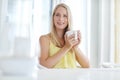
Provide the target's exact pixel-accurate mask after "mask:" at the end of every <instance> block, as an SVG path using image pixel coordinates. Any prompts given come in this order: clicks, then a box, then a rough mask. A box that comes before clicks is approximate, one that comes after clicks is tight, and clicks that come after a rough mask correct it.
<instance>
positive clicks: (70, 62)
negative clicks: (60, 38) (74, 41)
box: [49, 41, 77, 68]
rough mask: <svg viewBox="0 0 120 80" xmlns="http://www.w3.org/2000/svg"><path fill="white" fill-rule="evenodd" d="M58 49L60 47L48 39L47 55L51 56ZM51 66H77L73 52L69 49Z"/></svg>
mask: <svg viewBox="0 0 120 80" xmlns="http://www.w3.org/2000/svg"><path fill="white" fill-rule="evenodd" d="M60 49H61V48H59V47H57V46H55V45H54V44H53V43H52V42H51V41H50V48H49V50H50V54H49V56H53V55H54V54H55V53H57V51H59V50H60ZM53 68H77V66H76V59H75V54H74V52H73V51H69V52H68V53H66V54H65V56H64V57H63V58H62V59H61V60H60V61H59V62H58V63H57V64H56V65H55V66H54V67H53Z"/></svg>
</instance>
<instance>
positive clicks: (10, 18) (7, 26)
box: [0, 0, 33, 56]
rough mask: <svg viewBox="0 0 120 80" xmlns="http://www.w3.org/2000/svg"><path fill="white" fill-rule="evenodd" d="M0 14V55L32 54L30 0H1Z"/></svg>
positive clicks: (31, 6) (31, 7)
mask: <svg viewBox="0 0 120 80" xmlns="http://www.w3.org/2000/svg"><path fill="white" fill-rule="evenodd" d="M1 2H2V3H1V4H2V6H1V15H0V17H1V18H0V21H1V25H0V39H1V40H0V55H1V56H33V53H31V50H32V48H31V39H32V36H31V34H32V23H33V22H32V9H33V4H32V3H33V1H32V0H12V1H11V0H2V1H1Z"/></svg>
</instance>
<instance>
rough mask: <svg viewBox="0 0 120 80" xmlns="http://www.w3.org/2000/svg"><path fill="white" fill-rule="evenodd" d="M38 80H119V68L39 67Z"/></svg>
mask: <svg viewBox="0 0 120 80" xmlns="http://www.w3.org/2000/svg"><path fill="white" fill-rule="evenodd" d="M38 76H39V77H38V80H120V69H118V68H117V69H113V68H103V69H97V68H91V69H48V70H47V69H41V70H39V71H38Z"/></svg>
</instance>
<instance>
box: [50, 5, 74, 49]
mask: <svg viewBox="0 0 120 80" xmlns="http://www.w3.org/2000/svg"><path fill="white" fill-rule="evenodd" d="M59 7H64V8H65V9H66V11H67V14H68V24H67V26H66V28H65V30H64V31H65V32H66V31H68V30H71V26H72V15H71V11H70V8H69V7H68V6H67V5H66V4H64V3H60V4H58V5H57V6H56V7H55V8H54V10H53V13H52V16H51V17H52V18H51V31H50V37H51V40H52V42H53V43H54V44H55V45H56V46H59V47H60V46H61V44H60V42H59V40H58V39H57V37H56V34H57V32H56V30H55V25H54V21H53V18H54V15H55V12H56V10H57V8H59ZM65 32H64V34H65Z"/></svg>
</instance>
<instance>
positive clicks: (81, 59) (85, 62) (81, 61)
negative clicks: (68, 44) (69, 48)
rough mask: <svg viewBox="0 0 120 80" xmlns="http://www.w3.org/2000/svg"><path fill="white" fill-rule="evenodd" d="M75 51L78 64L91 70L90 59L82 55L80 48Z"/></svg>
mask: <svg viewBox="0 0 120 80" xmlns="http://www.w3.org/2000/svg"><path fill="white" fill-rule="evenodd" d="M74 50H75V55H76V59H77V61H78V63H79V64H80V65H81V67H82V68H89V67H90V64H89V60H88V58H87V57H86V56H85V55H84V54H83V53H82V51H81V50H80V49H79V48H77V47H75V48H74Z"/></svg>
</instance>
